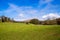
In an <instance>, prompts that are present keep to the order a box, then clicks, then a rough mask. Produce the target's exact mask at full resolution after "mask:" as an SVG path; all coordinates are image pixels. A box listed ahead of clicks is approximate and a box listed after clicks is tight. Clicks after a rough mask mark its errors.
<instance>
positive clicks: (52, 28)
mask: <svg viewBox="0 0 60 40" xmlns="http://www.w3.org/2000/svg"><path fill="white" fill-rule="evenodd" d="M0 40H60V25H33V24H23V23H0Z"/></svg>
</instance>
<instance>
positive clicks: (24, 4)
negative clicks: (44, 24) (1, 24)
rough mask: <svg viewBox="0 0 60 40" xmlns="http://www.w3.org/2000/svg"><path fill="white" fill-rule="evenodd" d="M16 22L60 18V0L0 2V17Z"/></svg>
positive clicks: (0, 0)
mask: <svg viewBox="0 0 60 40" xmlns="http://www.w3.org/2000/svg"><path fill="white" fill-rule="evenodd" d="M2 15H5V16H7V17H10V18H13V19H14V20H16V21H22V20H27V19H32V18H37V19H39V20H45V19H46V18H48V17H50V18H53V17H55V18H59V17H60V0H0V16H2Z"/></svg>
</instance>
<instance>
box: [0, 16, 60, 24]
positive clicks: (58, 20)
mask: <svg viewBox="0 0 60 40" xmlns="http://www.w3.org/2000/svg"><path fill="white" fill-rule="evenodd" d="M0 22H14V23H26V24H29V23H31V24H35V25H60V18H56V19H52V20H50V19H47V20H44V21H40V20H39V19H31V20H29V21H15V20H13V19H11V18H9V17H6V16H0Z"/></svg>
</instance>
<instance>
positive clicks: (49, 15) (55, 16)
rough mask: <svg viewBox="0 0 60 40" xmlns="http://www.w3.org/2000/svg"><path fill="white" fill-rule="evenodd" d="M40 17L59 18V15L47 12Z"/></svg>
mask: <svg viewBox="0 0 60 40" xmlns="http://www.w3.org/2000/svg"><path fill="white" fill-rule="evenodd" d="M42 18H43V19H44V20H46V19H48V18H49V19H56V18H60V15H58V14H57V13H49V14H46V15H43V16H42Z"/></svg>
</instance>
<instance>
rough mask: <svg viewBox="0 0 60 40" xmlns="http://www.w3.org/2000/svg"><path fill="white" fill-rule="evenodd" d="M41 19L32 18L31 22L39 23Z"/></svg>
mask: <svg viewBox="0 0 60 40" xmlns="http://www.w3.org/2000/svg"><path fill="white" fill-rule="evenodd" d="M39 22H40V21H39V20H38V19H31V20H30V23H32V24H39Z"/></svg>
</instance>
